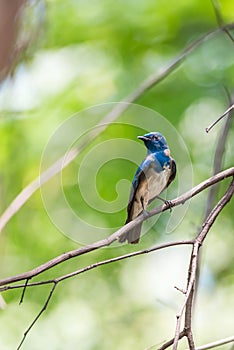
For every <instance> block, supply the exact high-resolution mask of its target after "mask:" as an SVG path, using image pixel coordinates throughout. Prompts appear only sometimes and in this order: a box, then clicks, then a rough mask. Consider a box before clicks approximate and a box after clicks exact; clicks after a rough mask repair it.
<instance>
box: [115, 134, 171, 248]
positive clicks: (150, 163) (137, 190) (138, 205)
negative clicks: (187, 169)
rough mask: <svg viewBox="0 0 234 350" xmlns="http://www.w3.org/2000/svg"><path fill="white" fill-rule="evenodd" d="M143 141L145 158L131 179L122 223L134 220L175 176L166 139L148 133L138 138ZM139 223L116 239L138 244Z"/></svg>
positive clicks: (160, 135) (159, 135)
mask: <svg viewBox="0 0 234 350" xmlns="http://www.w3.org/2000/svg"><path fill="white" fill-rule="evenodd" d="M138 138H139V139H141V140H142V141H144V143H145V146H146V148H147V156H146V157H145V159H144V160H143V161H142V163H141V164H140V166H139V168H138V169H137V171H136V174H135V176H134V178H133V182H132V188H131V193H130V197H129V203H128V217H127V220H126V223H128V222H130V221H132V220H133V219H135V218H136V217H137V216H138V215H139V214H141V212H142V211H143V210H144V209H146V207H147V205H148V204H149V203H150V202H152V201H153V200H154V199H155V198H156V197H157V196H158V195H159V194H160V193H161V192H162V191H163V190H164V189H165V188H166V187H167V186H169V184H170V183H171V182H172V181H173V180H174V178H175V175H176V163H175V160H174V159H173V158H171V156H170V151H169V148H168V145H167V142H166V139H165V138H164V136H163V135H162V134H160V133H159V132H151V133H148V134H145V135H144V136H138ZM141 226H142V224H139V225H138V226H136V227H135V228H133V229H132V230H130V231H129V232H127V233H126V234H125V235H123V236H121V237H120V238H119V241H120V242H124V241H125V240H127V241H128V243H138V241H139V238H140V232H141Z"/></svg>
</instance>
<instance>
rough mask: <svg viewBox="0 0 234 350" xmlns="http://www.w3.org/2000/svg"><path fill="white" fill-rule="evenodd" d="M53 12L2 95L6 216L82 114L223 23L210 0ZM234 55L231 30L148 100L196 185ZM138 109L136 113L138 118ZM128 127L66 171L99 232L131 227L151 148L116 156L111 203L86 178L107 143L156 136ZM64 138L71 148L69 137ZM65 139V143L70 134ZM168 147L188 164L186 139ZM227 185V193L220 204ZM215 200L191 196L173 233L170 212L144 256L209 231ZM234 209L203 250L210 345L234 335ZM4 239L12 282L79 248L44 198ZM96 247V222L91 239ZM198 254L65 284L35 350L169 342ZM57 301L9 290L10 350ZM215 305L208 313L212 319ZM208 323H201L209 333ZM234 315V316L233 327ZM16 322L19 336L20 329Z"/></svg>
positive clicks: (106, 173)
mask: <svg viewBox="0 0 234 350" xmlns="http://www.w3.org/2000/svg"><path fill="white" fill-rule="evenodd" d="M220 4H221V13H222V16H223V19H224V21H225V23H227V22H231V21H233V20H234V16H233V13H234V3H233V2H231V1H220ZM45 16H46V17H45V19H44V27H43V30H42V31H41V32H40V35H41V36H40V37H38V43H39V44H38V45H37V47H35V48H34V50H35V51H34V53H33V54H32V48H31V49H30V53H29V57H30V59H29V58H28V57H27V52H26V53H25V60H23V61H21V62H19V64H18V67H17V68H16V71H15V75H14V77H12V78H11V79H9V81H7V82H5V83H4V84H3V85H2V87H1V90H0V108H1V118H0V149H1V152H0V167H1V177H0V179H1V183H0V194H1V202H0V209H1V212H3V211H4V209H5V208H6V207H7V206H8V205H9V204H10V203H11V201H12V200H13V199H14V198H15V197H16V195H17V194H18V193H19V192H20V191H21V190H22V189H23V188H24V187H25V186H26V185H27V184H28V183H30V182H31V181H32V180H34V178H35V177H37V176H38V174H39V171H40V161H41V158H42V154H43V150H44V149H45V147H46V145H47V142H48V140H49V138H50V137H51V135H53V133H54V132H55V130H56V129H57V128H58V127H59V126H60V125H61V124H62V123H64V122H65V121H66V120H67V119H68V118H70V116H71V115H73V114H74V113H77V112H80V111H82V110H83V109H85V108H89V107H91V106H94V105H96V104H105V103H110V102H112V101H120V100H122V99H123V98H124V97H125V96H127V95H128V94H130V93H131V92H133V91H134V90H135V89H136V88H137V87H138V86H139V84H140V83H141V82H142V81H143V80H145V79H146V78H147V77H148V76H151V75H155V74H156V73H159V72H160V71H161V70H162V68H165V67H166V66H167V65H168V64H169V63H170V62H172V61H173V60H174V58H175V57H176V56H177V55H179V54H180V53H181V52H182V50H183V49H184V48H185V47H186V46H187V45H189V44H191V42H192V41H193V40H195V39H197V38H199V37H200V36H202V35H203V34H204V33H206V32H208V31H210V30H213V29H214V28H216V27H217V26H218V25H217V22H216V18H215V14H214V10H213V8H212V4H211V3H210V2H204V1H201V0H199V1H195V0H193V1H186V0H180V1H177V2H170V3H169V2H168V1H167V2H166V1H163V0H160V1H152V0H146V1H137V2H134V1H131V0H127V1H115V2H113V1H105V0H101V1H100V0H99V1H95V0H94V1H91V2H89V1H75V0H65V1H64V0H57V1H52V0H51V1H48V2H47V4H46V10H45ZM32 25H33V24H32ZM232 34H233V33H232ZM233 55H234V45H233V42H231V40H230V39H229V38H228V37H227V36H226V34H225V33H223V32H219V33H217V34H216V35H213V36H212V37H210V38H209V39H207V40H206V41H205V42H203V43H202V44H201V45H200V46H199V47H198V48H197V49H196V50H194V51H193V52H192V53H191V54H189V55H188V57H186V59H185V60H184V62H183V63H182V65H181V66H180V67H178V68H177V69H176V70H175V71H174V72H173V73H171V74H170V75H169V76H168V77H167V78H166V79H165V80H164V81H162V82H161V83H160V84H158V85H157V86H155V87H153V88H152V89H150V90H148V91H146V92H145V93H144V94H143V95H142V96H141V97H140V98H139V99H138V100H137V101H136V102H137V103H139V104H140V105H142V106H144V107H146V108H150V109H152V110H154V111H156V112H158V113H160V114H162V115H163V116H164V118H165V119H166V120H168V121H169V122H170V123H171V124H172V125H173V126H174V128H175V129H176V130H177V131H178V133H179V134H180V135H181V136H182V138H183V140H184V141H185V143H186V146H187V148H188V150H189V155H190V157H191V160H192V167H193V175H194V179H193V183H194V184H197V183H198V182H199V181H202V180H204V179H205V178H207V177H209V176H210V175H211V174H212V164H213V157H214V150H215V146H216V144H217V139H218V135H219V132H220V130H221V129H222V126H223V124H224V121H223V122H221V123H220V124H218V125H217V126H216V128H215V129H214V130H213V131H212V132H210V134H209V135H207V134H206V133H205V127H206V126H208V125H209V124H210V123H211V122H212V121H214V120H215V119H216V118H217V117H218V116H219V115H220V114H221V113H222V112H223V111H224V110H225V108H226V107H227V105H228V101H227V97H226V94H225V91H224V89H223V86H226V87H227V88H228V89H229V90H230V91H232V92H233V88H234V80H233V76H234V75H233V69H234V60H233ZM107 109H108V108H107ZM107 109H105V108H104V109H103V111H106V110H107ZM99 113H100V112H99ZM126 115H127V116H129V118H130V117H132V118H134V116H132V115H131V111H130V112H129V115H128V114H127V113H126ZM102 117H104V115H102V114H101V113H100V114H98V115H97V116H96V115H95V116H93V118H94V119H93V120H96V119H95V118H97V122H96V121H95V122H94V121H93V122H92V123H91V122H90V120H91V118H92V117H91V116H90V117H89V114H88V112H87V115H86V114H85V113H84V114H82V113H81V124H80V130H77V132H81V130H83V129H82V128H84V130H85V125H86V124H85V123H87V124H88V123H89V122H90V123H91V125H92V124H93V125H92V127H95V125H96V124H97V123H98V122H99V121H100V120H101V118H102ZM144 118H146V115H144V114H142V120H144ZM117 122H120V124H119V125H116V124H113V125H111V126H110V127H108V128H107V129H106V130H105V131H104V132H103V133H102V134H101V135H99V136H98V138H97V139H95V140H93V141H92V142H90V145H89V147H87V148H86V149H85V150H84V151H83V152H82V153H81V154H80V155H79V156H78V157H77V158H76V159H75V161H74V162H73V163H72V164H70V165H69V166H68V167H67V168H66V169H64V170H63V180H64V182H63V186H64V187H63V191H64V196H65V198H66V200H67V201H68V202H69V205H70V207H71V208H72V210H73V211H74V213H76V214H77V215H79V216H80V217H81V218H82V219H83V220H84V221H86V220H87V221H89V223H90V224H91V225H97V226H100V227H101V228H102V227H104V228H111V229H113V230H112V232H113V231H114V228H117V227H119V226H121V225H122V224H123V223H124V221H125V216H126V214H125V207H126V206H127V200H128V195H129V187H130V181H131V180H132V177H133V175H134V172H135V170H136V164H138V163H139V162H140V161H141V160H142V158H143V156H144V154H145V150H144V149H143V147H142V148H140V146H139V145H138V147H139V148H138V149H137V150H136V151H131V152H132V153H131V157H133V158H134V159H136V162H134V161H129V160H128V159H120V158H116V159H114V160H110V161H107V162H106V163H105V164H104V163H103V164H102V167H101V168H100V169H99V171H98V172H97V176H96V186H97V188H96V189H97V193H98V195H99V196H100V198H101V201H102V203H99V202H98V200H97V202H95V203H96V205H97V208H96V207H95V210H93V208H92V205H90V204H89V203H87V201H86V200H85V198H84V197H83V195H82V193H81V189H80V188H79V186H77V177H78V171H79V168H80V166H81V164H82V161H83V160H85V159H86V157H88V155H89V152H92V150H93V149H95V147H98V145H99V144H100V143H104V141H108V140H110V139H124V140H126V139H128V140H132V142H138V141H137V139H136V136H137V135H140V134H142V133H143V132H144V131H145V130H144V122H143V123H142V125H127V126H126V124H124V117H123V118H122V119H121V117H120V118H119V119H118V120H117ZM90 127H91V126H90ZM161 127H162V125H158V124H156V125H155V130H157V131H161ZM168 133H169V135H170V132H169V131H168ZM81 134H82V133H81ZM65 136H66V137H65V138H64V139H66V141H67V140H68V139H69V135H65ZM85 137H86V135H84V136H83V138H85ZM233 140H234V138H233V131H230V135H229V138H228V141H227V148H226V154H225V159H224V164H223V167H224V168H226V167H229V166H231V165H232V164H233V147H234V144H233ZM60 141H61V143H62V142H63V141H64V140H63V139H62V138H61V140H60ZM168 142H169V145H170V147H171V152H172V153H173V155H174V154H176V153H177V154H178V155H177V159H179V157H180V155H179V151H178V150H177V149H175V146H174V149H173V145H175V144H176V145H177V143H176V142H177V141H176V140H174V139H173V138H172V137H169V139H168ZM178 144H179V141H178ZM118 145H120V143H119V144H118ZM71 146H72V145H71ZM58 147H59V146H58ZM117 147H120V148H121V146H117ZM136 147H137V146H136ZM181 147H182V146H181ZM123 148H124V147H123ZM97 149H98V148H97ZM115 151H116V146H108V147H106V151H105V152H106V157H107V155H108V156H110V157H111V154H112V152H113V153H114V152H115ZM122 151H123V150H122ZM125 151H126V150H125ZM105 152H104V153H102V154H101V153H98V152H96V153H94V154H93V155H92V154H91V158H90V159H91V161H90V162H92V160H93V161H94V160H98V159H99V158H100V157H101V156H102V157H105ZM129 152H130V148H129ZM107 159H109V158H108V157H107ZM182 164H183V160H182V159H181V160H179V162H178V169H179V171H180V172H182V171H183V167H182ZM89 165H90V163H88V165H87V178H86V182H85V187H84V188H85V190H86V192H87V194H89V195H90V198H91V200H96V197H95V193H94V189H93V188H89V183H90V182H89V181H90V178H89V176H90V173H91V172H88V169H89V168H88V166H89ZM183 166H184V164H183ZM123 179H125V180H124V181H123V182H121V181H122V180H123ZM227 183H228V181H227ZM227 183H226V182H225V186H226V185H227ZM46 186H47V185H46ZM118 186H119V187H118ZM225 186H224V185H222V186H220V191H219V192H220V193H219V196H220V195H221V194H222V193H223V191H224V189H225ZM46 188H48V196H49V197H51V201H52V200H53V198H56V191H57V188H56V187H55V185H54V183H53V182H50V183H49V184H48V187H46ZM120 190H121V191H122V192H121V191H120ZM170 191H171V192H170ZM170 191H169V196H170V195H171V196H172V194H173V193H174V194H175V192H173V188H172V189H170ZM119 195H121V196H122V197H121V198H122V201H123V202H122V203H125V204H124V205H123V206H122V207H121V206H119V207H118V206H117V204H118V202H116V203H117V204H116V208H118V210H116V211H113V212H110V213H107V212H105V211H103V210H102V209H101V205H103V206H104V205H107V206H111V205H114V204H113V203H114V202H115V201H118V196H119ZM175 195H176V194H175ZM53 196H54V197H53ZM206 198H207V192H206V193H203V194H201V195H200V196H198V197H196V198H195V199H194V200H193V201H191V204H190V206H189V208H188V210H187V212H186V215H185V217H184V219H183V221H182V223H180V225H179V226H178V227H177V229H176V230H175V231H173V232H172V233H167V232H165V226H166V225H167V220H169V214H167V213H165V215H164V214H163V215H164V216H163V215H162V216H161V217H160V218H159V220H158V221H157V223H156V224H155V225H154V226H153V228H152V229H151V230H150V232H149V234H148V235H146V236H144V237H143V238H142V240H141V243H140V246H139V249H140V248H143V247H148V246H150V245H152V244H156V243H158V242H159V241H168V240H174V239H178V238H179V239H181V238H182V239H183V238H185V237H187V238H188V237H189V238H190V237H193V236H194V235H195V233H196V232H197V227H199V225H200V224H201V220H202V218H203V215H204V210H205V201H206ZM105 203H106V204H105ZM156 204H158V203H156ZM156 204H154V205H156ZM232 213H233V203H231V204H230V205H229V206H228V207H227V208H226V209H225V211H224V212H223V213H222V216H221V217H220V218H219V219H218V221H217V225H215V226H214V228H213V230H212V232H210V235H209V237H208V240H207V242H206V243H207V247H204V251H205V254H204V262H203V263H204V265H203V266H204V267H203V268H202V279H201V291H200V292H201V296H200V297H199V298H200V300H199V301H198V303H200V304H199V308H198V316H197V317H198V321H197V324H195V331H196V337H197V340H198V342H199V343H204V342H208V341H212V340H215V339H216V338H217V339H218V338H222V337H225V336H229V335H231V334H230V332H231V331H232V330H233V315H232V314H231V307H230V305H231V303H232V305H233V302H234V300H233V295H234V293H233V287H232V286H233V277H232V274H233V271H232V267H233V235H231V232H232V231H233V228H234V227H233V220H232ZM64 220H65V219H64ZM224 222H225V225H224V224H223V223H224ZM80 230H81V231H82V227H81V228H80ZM109 233H110V232H109ZM84 234H86V232H84ZM210 236H211V237H210ZM83 237H84V236H82V238H83ZM98 238H99V234H98V235H97V239H98ZM1 239H2V249H1V276H2V277H4V276H10V275H14V274H17V273H21V272H23V271H27V270H29V269H32V268H34V267H35V266H37V265H40V264H42V263H44V262H45V261H47V260H49V259H52V258H53V257H55V256H56V255H59V254H62V253H63V252H65V251H68V250H72V249H75V248H76V247H77V246H79V244H78V243H76V242H75V241H73V240H70V239H69V238H67V237H66V235H63V234H62V233H61V232H60V230H59V229H58V228H57V227H56V226H55V225H54V224H53V222H52V221H50V219H49V215H48V214H47V212H46V209H45V207H44V206H43V201H42V199H41V195H40V193H39V191H38V192H37V193H35V194H34V195H33V196H32V198H30V200H29V201H28V202H27V203H26V204H25V205H24V206H23V208H22V209H21V210H20V211H19V212H18V213H17V214H16V215H15V216H14V217H13V218H12V219H11V221H10V222H9V223H8V225H7V226H6V228H5V229H4V232H3V238H1ZM95 239H96V236H95V237H93V231H92V227H91V228H90V230H89V232H87V240H88V241H94V240H95ZM82 243H84V242H82ZM220 246H221V247H222V249H221V250H220ZM135 249H136V247H132V246H122V247H114V248H109V249H103V250H100V251H97V252H94V253H92V254H88V255H87V256H82V257H80V258H79V259H74V260H70V261H69V262H67V263H66V264H63V265H61V266H59V267H57V268H55V269H53V270H51V271H48V272H47V273H46V274H45V278H53V277H54V276H55V275H56V276H58V275H63V274H65V273H68V272H70V271H73V270H75V269H78V268H80V267H82V266H86V265H88V264H91V263H93V262H95V261H99V260H103V259H106V258H111V257H114V256H116V255H117V254H124V253H126V252H128V251H132V250H135ZM188 254H189V251H188V250H186V249H184V248H183V249H182V248H175V249H174V248H173V249H172V248H170V250H165V251H163V252H160V253H159V254H158V253H154V254H152V255H150V256H144V257H143V256H142V257H138V258H134V259H131V261H122V262H119V263H115V264H110V265H108V266H105V267H103V268H99V269H95V270H93V271H92V272H89V273H86V274H84V275H82V276H80V277H77V278H76V277H75V278H73V279H72V280H68V281H66V282H65V283H64V284H61V285H60V287H59V288H58V290H57V291H56V293H55V295H54V298H53V300H52V301H51V303H50V305H49V308H48V310H47V311H46V314H45V315H44V317H42V318H41V319H40V320H39V321H38V323H37V324H36V325H35V327H34V328H33V329H32V331H31V332H30V334H29V336H28V339H27V342H26V343H25V345H24V347H23V349H31V348H32V346H33V349H42V348H46V349H47V348H48V349H52V350H53V349H63V348H64V347H66V348H70V349H77V348H79V349H82V350H83V349H87V350H88V349H102V350H105V349H113V350H114V349H120V348H121V349H123V350H124V349H126V350H127V349H143V348H147V347H150V346H152V345H153V344H159V343H160V342H162V341H164V340H165V339H168V338H170V337H171V336H172V335H173V332H174V321H175V313H176V311H177V309H178V308H179V305H180V304H181V300H182V296H181V295H180V294H179V293H178V292H177V291H175V290H174V289H173V286H174V285H177V286H178V287H180V288H182V287H183V286H182V285H185V283H186V271H187V265H188ZM220 254H221V255H220ZM39 277H40V276H39ZM39 277H38V278H37V279H38V280H39ZM46 293H48V288H47V287H38V288H30V289H28V290H27V292H26V295H25V301H24V303H23V305H22V306H21V307H20V311H19V307H18V305H17V301H18V300H19V297H20V295H19V292H14V291H9V292H7V293H5V294H3V296H4V298H5V299H6V302H7V303H8V305H9V306H8V308H7V309H6V310H5V311H4V312H2V315H1V318H2V320H3V323H4V324H3V326H2V327H1V341H0V343H1V346H0V347H1V349H6V350H8V349H12V348H15V346H16V343H17V342H18V340H19V339H20V337H21V335H22V334H23V332H24V331H25V329H26V328H27V325H28V324H29V323H30V322H31V321H32V319H33V318H34V315H36V313H37V312H38V310H39V309H40V307H41V306H42V304H43V301H44V300H45V299H46ZM219 293H220V294H219ZM210 295H212V296H213V299H212V298H211V297H210ZM219 295H221V297H222V300H221V301H220V298H219ZM215 305H216V306H217V307H216V306H215ZM204 307H205V308H206V307H208V309H209V313H208V312H206V315H204ZM232 309H233V308H232ZM19 313H20V316H18V315H19ZM200 318H203V321H202V326H201V325H200V324H199V322H200V321H199V320H200ZM223 319H225V320H226V321H225V324H224V325H223V324H222V320H223ZM12 320H13V325H14V329H13V328H12V327H9V325H11V323H12ZM212 320H214V323H212V326H213V329H212V333H211V330H210V329H211V328H210V326H207V328H206V324H211V322H212ZM231 323H232V325H231ZM32 344H33V345H32ZM155 348H156V347H155Z"/></svg>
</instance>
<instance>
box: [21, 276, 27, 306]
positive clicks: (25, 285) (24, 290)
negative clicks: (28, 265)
mask: <svg viewBox="0 0 234 350" xmlns="http://www.w3.org/2000/svg"><path fill="white" fill-rule="evenodd" d="M28 281H29V278H27V279H26V281H25V284H24V288H23V291H22V294H21V298H20V301H19V305H20V304H22V302H23V300H24V296H25V292H26V288H27V286H28Z"/></svg>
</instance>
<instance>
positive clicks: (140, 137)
mask: <svg viewBox="0 0 234 350" xmlns="http://www.w3.org/2000/svg"><path fill="white" fill-rule="evenodd" d="M137 138H138V139H140V140H142V141H149V140H150V139H149V138H148V137H146V136H137Z"/></svg>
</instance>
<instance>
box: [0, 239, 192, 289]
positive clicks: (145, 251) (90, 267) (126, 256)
mask: <svg viewBox="0 0 234 350" xmlns="http://www.w3.org/2000/svg"><path fill="white" fill-rule="evenodd" d="M192 244H193V240H185V241H175V242H168V243H162V244H159V245H157V246H154V247H152V248H148V249H143V250H138V251H136V252H132V253H128V254H124V255H120V256H117V257H115V258H111V259H106V260H102V261H98V262H96V263H93V264H91V265H88V266H86V267H83V268H81V269H79V270H76V271H73V272H71V273H68V274H66V275H63V276H60V277H57V278H54V279H49V280H45V281H38V282H33V283H28V284H27V287H36V286H40V285H45V284H52V283H56V284H58V283H59V282H62V281H64V280H66V279H68V278H71V277H74V276H77V275H80V274H81V273H84V272H87V271H90V270H93V269H95V268H97V267H100V266H103V265H107V264H110V263H114V262H117V261H120V260H125V259H129V258H132V257H134V256H138V255H143V254H148V253H152V252H154V251H156V250H161V249H165V248H170V247H175V246H180V245H192ZM24 287H25V284H17V285H15V286H11V285H6V286H4V287H2V288H0V292H4V291H7V290H10V289H18V288H24Z"/></svg>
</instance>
